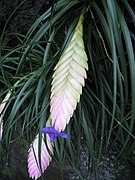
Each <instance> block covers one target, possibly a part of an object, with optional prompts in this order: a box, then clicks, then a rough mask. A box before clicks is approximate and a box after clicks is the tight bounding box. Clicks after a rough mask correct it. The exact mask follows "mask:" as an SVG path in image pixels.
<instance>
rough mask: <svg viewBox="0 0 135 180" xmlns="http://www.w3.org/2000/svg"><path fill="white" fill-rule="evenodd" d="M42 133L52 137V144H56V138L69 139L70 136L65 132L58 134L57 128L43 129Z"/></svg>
mask: <svg viewBox="0 0 135 180" xmlns="http://www.w3.org/2000/svg"><path fill="white" fill-rule="evenodd" d="M42 133H44V134H48V135H49V137H50V142H54V140H55V138H57V137H58V136H61V137H62V138H69V136H68V134H66V133H64V132H58V131H57V130H56V129H55V128H53V127H46V128H43V129H42Z"/></svg>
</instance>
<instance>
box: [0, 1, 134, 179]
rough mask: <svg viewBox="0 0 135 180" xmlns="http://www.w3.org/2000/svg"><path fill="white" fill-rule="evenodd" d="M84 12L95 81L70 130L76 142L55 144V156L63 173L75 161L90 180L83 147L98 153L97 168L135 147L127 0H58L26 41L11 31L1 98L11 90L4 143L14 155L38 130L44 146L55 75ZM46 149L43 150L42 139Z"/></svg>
mask: <svg viewBox="0 0 135 180" xmlns="http://www.w3.org/2000/svg"><path fill="white" fill-rule="evenodd" d="M82 11H83V13H84V20H83V41H84V47H85V52H86V54H87V57H88V71H87V80H86V81H85V87H83V91H82V95H81V98H80V102H79V103H78V104H77V109H76V110H75V112H74V114H73V117H72V118H71V120H70V123H69V124H68V125H67V127H66V130H65V131H66V133H68V134H69V135H70V138H69V139H67V140H63V139H59V140H58V139H57V140H56V141H55V143H54V149H55V150H54V159H57V160H58V164H59V166H60V169H61V170H62V169H64V160H65V159H68V160H69V162H70V163H71V165H72V166H73V168H74V169H75V171H76V173H77V174H78V175H79V176H80V178H82V179H83V178H86V177H83V176H82V175H81V172H80V170H79V163H80V159H79V155H80V146H81V144H84V145H85V146H87V149H88V152H89V155H90V160H91V161H93V159H94V158H95V156H96V159H97V161H96V162H95V161H94V162H93V166H94V167H95V168H96V167H98V163H99V162H100V156H101V153H102V149H103V147H106V150H107V148H108V146H113V145H115V144H116V143H118V144H120V148H119V152H118V157H119V156H120V155H122V154H123V153H126V154H127V155H130V154H132V153H133V151H134V150H135V135H134V134H135V58H134V51H133V47H134V39H135V35H134V32H133V29H134V25H135V15H134V12H133V9H132V7H131V6H130V4H129V3H128V1H127V0H121V1H118V0H113V1H112V0H108V1H107V0H102V1H97V0H93V1H89V0H82V1H81V0H73V1H71V0H57V1H55V3H54V4H52V6H51V7H50V8H49V9H48V10H47V11H46V12H44V14H42V15H40V17H39V18H38V19H37V20H36V21H35V22H34V23H33V25H32V26H31V28H30V29H29V31H28V32H27V34H26V35H25V36H24V35H20V34H10V33H6V28H5V29H4V32H2V35H1V38H0V83H1V87H2V88H1V89H0V93H1V97H0V100H1V102H2V100H3V99H4V97H5V96H6V94H7V92H9V91H10V92H11V95H10V98H9V99H8V100H7V102H6V106H5V108H4V110H3V111H2V118H3V121H4V122H3V123H4V132H3V140H2V143H1V145H2V146H3V147H4V148H7V150H9V149H10V146H11V145H12V144H16V143H20V142H23V140H24V139H27V140H28V142H29V143H31V142H32V140H33V138H34V137H35V136H36V134H38V133H39V139H40V141H41V138H42V135H41V132H42V128H43V127H44V126H45V124H46V122H47V119H48V118H49V116H50V96H51V82H52V76H53V70H54V68H55V66H56V64H57V63H58V61H59V59H60V57H61V55H62V54H63V52H64V51H65V49H66V48H67V47H68V45H69V43H70V40H71V39H72V37H73V34H74V31H75V27H76V25H77V22H78V19H79V17H80V14H81V12H82ZM11 38H16V39H17V41H18V45H17V46H15V47H11V46H10V47H8V44H9V41H10V40H11ZM64 68H66V66H64ZM63 76H64V74H63ZM16 82H17V83H16ZM40 141H39V142H40ZM97 145H98V149H97V148H96V147H97ZM38 148H39V152H40V151H41V142H40V143H39V147H38ZM95 152H96V153H95ZM95 154H96V155H95ZM39 156H40V153H39ZM40 161H41V160H40Z"/></svg>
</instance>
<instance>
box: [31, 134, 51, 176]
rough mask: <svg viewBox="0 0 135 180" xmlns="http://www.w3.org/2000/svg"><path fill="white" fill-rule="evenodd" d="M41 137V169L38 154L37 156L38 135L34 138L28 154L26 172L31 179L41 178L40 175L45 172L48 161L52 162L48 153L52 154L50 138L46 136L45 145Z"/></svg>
mask: <svg viewBox="0 0 135 180" xmlns="http://www.w3.org/2000/svg"><path fill="white" fill-rule="evenodd" d="M43 136H44V135H42V144H41V169H40V165H39V154H38V149H39V148H38V145H39V135H37V136H36V138H35V140H34V141H33V143H32V144H31V146H30V149H29V154H28V172H29V176H30V177H31V178H32V179H37V178H39V177H40V176H41V174H42V173H43V172H44V171H45V170H46V168H47V167H48V166H49V164H50V161H51V160H52V157H51V155H50V154H49V152H48V149H49V151H50V152H51V153H52V154H53V147H52V144H51V143H50V138H49V136H48V135H46V142H47V143H46V144H47V145H46V144H45V142H44V139H43Z"/></svg>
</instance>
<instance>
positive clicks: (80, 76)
mask: <svg viewBox="0 0 135 180" xmlns="http://www.w3.org/2000/svg"><path fill="white" fill-rule="evenodd" d="M82 22H83V15H81V16H80V19H79V21H78V24H77V26H76V28H75V32H74V34H73V37H72V39H71V41H70V42H69V45H68V47H67V48H66V50H65V51H64V53H63V54H62V56H61V58H60V60H59V62H58V63H57V65H56V66H55V68H54V74H53V80H52V88H51V108H50V113H51V119H52V126H53V127H54V128H55V129H56V130H57V131H59V132H60V131H64V129H65V127H66V124H68V123H69V121H70V118H71V117H72V115H73V112H74V110H75V109H76V106H77V102H79V101H80V95H81V94H82V86H84V81H85V79H86V78H87V75H86V70H88V64H87V55H86V53H85V49H84V43H83V25H82Z"/></svg>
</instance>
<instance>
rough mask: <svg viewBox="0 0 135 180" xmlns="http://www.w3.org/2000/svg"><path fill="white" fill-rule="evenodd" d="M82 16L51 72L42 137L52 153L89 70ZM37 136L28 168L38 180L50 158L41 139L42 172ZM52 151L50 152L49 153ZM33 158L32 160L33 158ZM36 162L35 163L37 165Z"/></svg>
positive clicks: (31, 149)
mask: <svg viewBox="0 0 135 180" xmlns="http://www.w3.org/2000/svg"><path fill="white" fill-rule="evenodd" d="M83 16H84V15H83V13H81V15H80V18H79V20H78V23H77V26H76V28H75V30H74V33H73V36H72V38H71V40H70V42H69V44H68V45H67V47H66V49H65V51H64V52H63V54H62V55H61V57H60V60H59V61H58V63H57V65H56V66H55V68H54V74H53V80H52V88H51V105H50V118H49V120H48V121H50V123H49V124H50V127H46V128H43V130H42V133H45V134H48V135H49V136H48V135H47V146H48V148H49V150H50V151H51V152H52V146H53V145H52V144H51V142H53V141H54V139H55V138H56V137H58V136H61V137H63V138H68V135H67V134H66V133H63V132H61V131H64V130H65V128H66V125H67V124H68V123H69V121H70V118H71V117H72V115H73V112H74V110H75V109H76V106H77V102H78V103H79V101H80V95H81V94H82V87H83V86H84V82H85V78H86V77H87V75H86V70H88V64H87V60H88V59H87V55H86V52H85V48H84V42H83ZM38 145H39V144H38V135H37V136H36V138H35V140H34V142H33V144H32V145H31V148H30V150H29V151H30V152H29V156H28V168H29V174H30V177H32V178H35V179H37V178H38V177H39V176H40V175H41V173H43V172H44V170H45V169H46V168H47V166H48V165H49V163H50V161H51V156H50V155H49V153H48V152H47V148H46V146H45V143H44V142H43V139H42V144H41V167H42V168H41V170H40V168H39V167H40V166H39V160H38ZM50 148H51V149H50ZM34 154H35V156H34ZM36 159H37V162H36Z"/></svg>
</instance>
